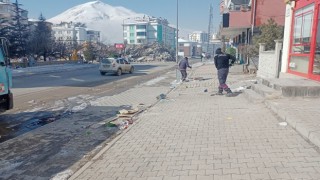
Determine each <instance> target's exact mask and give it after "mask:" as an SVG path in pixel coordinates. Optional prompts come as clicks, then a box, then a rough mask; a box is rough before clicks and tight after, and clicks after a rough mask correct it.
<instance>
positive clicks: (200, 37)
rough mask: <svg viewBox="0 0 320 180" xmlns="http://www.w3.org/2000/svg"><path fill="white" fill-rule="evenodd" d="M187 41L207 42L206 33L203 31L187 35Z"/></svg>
mask: <svg viewBox="0 0 320 180" xmlns="http://www.w3.org/2000/svg"><path fill="white" fill-rule="evenodd" d="M188 39H189V41H192V42H199V43H202V42H209V35H208V33H206V32H203V31H195V32H192V33H191V34H189V38H188Z"/></svg>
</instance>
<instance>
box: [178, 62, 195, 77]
mask: <svg viewBox="0 0 320 180" xmlns="http://www.w3.org/2000/svg"><path fill="white" fill-rule="evenodd" d="M178 65H179V70H180V72H181V76H182V77H181V80H182V81H185V80H186V78H187V75H188V74H187V68H192V67H191V66H190V65H189V62H188V58H187V57H185V58H184V59H182V60H181V61H180V62H179V64H178Z"/></svg>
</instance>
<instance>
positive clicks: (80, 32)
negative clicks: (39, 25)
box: [52, 22, 100, 44]
mask: <svg viewBox="0 0 320 180" xmlns="http://www.w3.org/2000/svg"><path fill="white" fill-rule="evenodd" d="M52 33H53V35H54V39H55V40H56V41H60V42H64V43H67V44H73V43H78V44H83V43H84V42H87V41H91V42H99V41H100V32H99V31H94V30H87V29H86V27H84V26H83V25H81V24H75V23H73V22H62V23H60V24H54V25H53V26H52Z"/></svg>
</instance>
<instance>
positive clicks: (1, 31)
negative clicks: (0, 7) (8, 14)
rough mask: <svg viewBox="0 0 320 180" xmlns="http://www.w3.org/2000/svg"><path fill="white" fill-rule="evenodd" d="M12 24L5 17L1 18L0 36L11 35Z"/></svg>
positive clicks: (6, 36)
mask: <svg viewBox="0 0 320 180" xmlns="http://www.w3.org/2000/svg"><path fill="white" fill-rule="evenodd" d="M9 29H10V24H9V21H8V20H7V19H5V18H0V37H5V38H8V37H9Z"/></svg>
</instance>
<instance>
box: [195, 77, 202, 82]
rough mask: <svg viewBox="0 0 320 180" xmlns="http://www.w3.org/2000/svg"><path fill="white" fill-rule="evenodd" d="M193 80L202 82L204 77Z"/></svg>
mask: <svg viewBox="0 0 320 180" xmlns="http://www.w3.org/2000/svg"><path fill="white" fill-rule="evenodd" d="M193 80H195V81H202V80H203V77H195V78H193Z"/></svg>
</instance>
